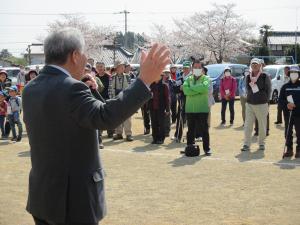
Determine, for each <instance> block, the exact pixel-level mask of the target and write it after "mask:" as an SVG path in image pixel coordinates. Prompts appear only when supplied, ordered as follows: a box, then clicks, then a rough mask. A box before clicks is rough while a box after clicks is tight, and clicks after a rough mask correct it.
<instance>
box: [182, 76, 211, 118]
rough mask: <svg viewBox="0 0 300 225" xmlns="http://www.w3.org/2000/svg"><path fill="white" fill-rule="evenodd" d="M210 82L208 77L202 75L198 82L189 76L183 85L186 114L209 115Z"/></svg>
mask: <svg viewBox="0 0 300 225" xmlns="http://www.w3.org/2000/svg"><path fill="white" fill-rule="evenodd" d="M209 85H210V80H209V78H208V77H207V76H205V75H201V76H200V77H199V78H198V80H196V79H195V76H189V77H188V78H187V79H186V80H185V82H184V83H183V92H184V94H185V96H186V103H185V112H186V113H208V112H209V104H208V94H209V93H208V92H209Z"/></svg>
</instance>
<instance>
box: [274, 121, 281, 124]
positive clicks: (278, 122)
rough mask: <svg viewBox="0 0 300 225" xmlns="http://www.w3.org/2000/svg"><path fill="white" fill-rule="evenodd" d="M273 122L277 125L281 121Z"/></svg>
mask: <svg viewBox="0 0 300 225" xmlns="http://www.w3.org/2000/svg"><path fill="white" fill-rule="evenodd" d="M274 124H276V125H278V124H282V122H280V121H276V122H275V123H274Z"/></svg>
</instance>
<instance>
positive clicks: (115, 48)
mask: <svg viewBox="0 0 300 225" xmlns="http://www.w3.org/2000/svg"><path fill="white" fill-rule="evenodd" d="M116 44H117V43H116V37H114V58H113V60H114V63H113V64H115V62H116Z"/></svg>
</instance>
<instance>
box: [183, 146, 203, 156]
mask: <svg viewBox="0 0 300 225" xmlns="http://www.w3.org/2000/svg"><path fill="white" fill-rule="evenodd" d="M181 153H183V154H185V156H187V157H195V156H199V155H200V148H199V145H188V146H186V147H185V149H184V151H182V152H181Z"/></svg>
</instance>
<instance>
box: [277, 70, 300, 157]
mask: <svg viewBox="0 0 300 225" xmlns="http://www.w3.org/2000/svg"><path fill="white" fill-rule="evenodd" d="M288 75H289V77H290V81H289V82H288V83H286V84H285V85H283V86H282V88H281V91H280V95H279V104H280V106H281V107H282V109H283V115H284V122H285V137H286V143H285V144H286V151H285V153H284V155H283V156H284V157H292V156H293V155H294V152H293V127H295V131H296V137H297V142H296V143H297V146H296V154H295V158H300V81H299V77H300V69H299V67H298V66H291V67H290V71H289V73H288Z"/></svg>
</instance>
